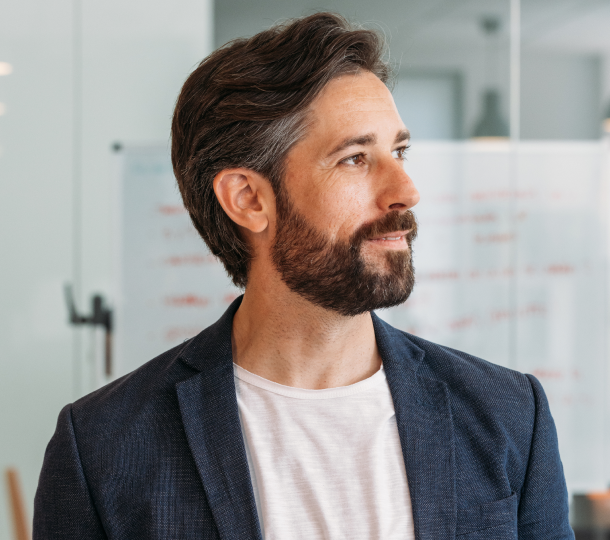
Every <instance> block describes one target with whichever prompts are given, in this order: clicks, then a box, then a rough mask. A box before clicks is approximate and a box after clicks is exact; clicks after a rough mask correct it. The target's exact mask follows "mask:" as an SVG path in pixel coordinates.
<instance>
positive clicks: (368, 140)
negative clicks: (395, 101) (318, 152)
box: [326, 129, 411, 157]
mask: <svg viewBox="0 0 610 540" xmlns="http://www.w3.org/2000/svg"><path fill="white" fill-rule="evenodd" d="M410 138H411V133H410V132H409V130H408V129H401V130H400V131H399V132H398V133H397V134H396V138H395V139H394V144H398V143H400V142H403V141H408V140H409V139H410ZM376 142H377V135H375V134H374V133H367V134H365V135H357V136H356V137H349V138H348V139H344V140H343V141H341V142H340V143H339V144H338V145H337V146H335V148H333V150H332V151H331V152H330V153H329V154H328V156H326V157H331V156H334V155H335V154H338V153H339V152H341V151H343V150H345V149H346V148H349V147H350V146H369V145H371V144H375V143H376Z"/></svg>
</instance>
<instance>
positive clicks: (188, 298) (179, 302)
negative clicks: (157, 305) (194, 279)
mask: <svg viewBox="0 0 610 540" xmlns="http://www.w3.org/2000/svg"><path fill="white" fill-rule="evenodd" d="M209 303H210V300H209V298H206V297H205V296H197V295H196V294H185V295H182V296H168V297H166V298H165V304H166V305H168V306H173V307H205V306H207V305H208V304H209Z"/></svg>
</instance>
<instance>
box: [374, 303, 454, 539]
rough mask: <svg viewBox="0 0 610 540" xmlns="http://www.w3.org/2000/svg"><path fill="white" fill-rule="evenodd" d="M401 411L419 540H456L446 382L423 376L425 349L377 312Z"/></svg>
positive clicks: (376, 321)
mask: <svg viewBox="0 0 610 540" xmlns="http://www.w3.org/2000/svg"><path fill="white" fill-rule="evenodd" d="M373 324H374V326H375V336H376V339H377V346H378V348H379V351H380V354H381V357H382V360H383V367H384V369H385V371H386V375H387V379H388V384H389V386H390V392H391V393H392V398H393V401H394V408H395V411H396V422H397V425H398V433H399V437H400V443H401V446H402V453H403V457H404V460H405V468H406V471H407V481H408V483H409V492H410V495H411V505H412V509H413V521H414V525H415V538H416V539H417V540H438V539H439V538H443V539H452V538H454V537H455V527H456V519H457V504H456V495H455V449H454V435H453V420H452V418H451V408H450V404H449V397H448V391H447V387H446V384H445V383H443V382H441V381H437V380H435V379H430V378H426V377H422V376H419V375H418V374H417V368H418V367H419V365H420V364H421V361H422V360H423V357H424V354H425V353H424V351H423V350H422V349H420V348H419V347H417V346H415V345H414V344H413V343H412V342H411V341H409V340H408V339H407V337H406V336H405V334H403V333H402V332H399V331H398V330H396V329H394V328H392V327H391V326H389V325H387V324H386V323H384V322H382V321H381V320H380V319H379V318H378V317H377V316H375V315H374V314H373Z"/></svg>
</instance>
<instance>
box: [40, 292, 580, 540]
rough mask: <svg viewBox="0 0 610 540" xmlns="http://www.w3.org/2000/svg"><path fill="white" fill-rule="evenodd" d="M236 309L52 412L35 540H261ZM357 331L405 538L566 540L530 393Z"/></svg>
mask: <svg viewBox="0 0 610 540" xmlns="http://www.w3.org/2000/svg"><path fill="white" fill-rule="evenodd" d="M240 302H241V298H239V299H237V300H236V301H235V302H234V303H233V304H232V305H231V306H230V307H229V309H228V310H227V312H226V313H225V314H224V315H223V317H222V318H221V319H220V320H219V321H218V322H216V323H215V324H214V325H212V326H210V327H209V328H207V329H206V330H204V331H203V332H201V333H200V334H199V335H198V336H196V337H195V338H193V339H191V340H189V341H188V342H186V343H184V344H183V345H181V346H179V347H176V348H174V349H172V350H170V351H167V352H166V353H164V354H162V355H161V356H159V357H157V358H155V359H154V360H152V361H150V362H148V363H147V364H145V365H144V366H142V367H141V368H139V369H137V370H136V371H134V372H133V373H131V374H129V375H127V376H125V377H123V378H122V379H119V380H117V381H115V382H113V383H111V384H109V385H107V386H105V387H104V388H102V389H100V390H98V391H97V392H93V393H92V394H89V395H88V396H86V397H84V398H82V399H80V400H78V401H76V402H75V403H73V404H72V405H68V406H66V407H65V408H64V409H63V410H62V411H61V413H60V415H59V421H58V423H57V429H56V431H55V434H54V435H53V438H52V439H51V442H50V443H49V446H48V448H47V451H46V454H45V459H44V464H43V468H42V472H41V475H40V481H39V485H38V491H37V493H36V500H35V510H34V539H35V540H43V539H44V540H51V539H58V540H59V539H61V540H72V539H73V540H88V539H100V540H101V539H112V540H156V539H164V540H169V539H176V540H187V539H193V540H194V539H197V540H212V539H214V540H216V539H223V540H238V539H239V540H262V536H261V532H260V527H259V523H258V517H257V512H256V506H255V501H254V495H253V491H252V484H251V482H250V474H249V470H248V464H247V461H246V452H245V447H244V441H243V439H242V435H241V428H240V423H239V416H238V409H237V400H236V396H235V386H234V379H233V365H232V357H231V326H232V321H233V315H234V314H235V311H236V310H237V308H238V307H239V304H240ZM373 321H374V326H375V334H376V338H377V344H378V347H379V350H380V353H381V357H382V359H383V364H384V368H385V370H386V374H387V379H388V383H389V385H390V391H391V393H392V397H393V400H394V406H395V409H396V418H397V425H398V430H399V436H400V441H401V445H402V451H403V456H404V460H405V466H406V471H407V479H408V482H409V490H410V493H411V498H412V507H413V519H414V524H415V536H416V538H417V539H418V540H445V539H453V538H457V539H460V540H483V539H489V540H509V539H511V540H512V539H517V538H518V539H519V540H547V539H548V540H550V539H553V540H563V539H570V538H573V537H574V536H573V533H572V530H571V529H570V526H569V523H568V500H567V492H566V486H565V481H564V475H563V469H562V465H561V461H560V459H559V453H558V450H557V436H556V432H555V426H554V424H553V419H552V418H551V414H550V412H549V407H548V403H547V400H546V397H545V395H544V392H543V390H542V387H541V386H540V384H539V382H538V381H537V380H536V379H535V378H534V377H532V376H530V375H522V374H520V373H517V372H515V371H511V370H508V369H505V368H502V367H499V366H496V365H493V364H490V363H488V362H485V361H483V360H480V359H478V358H474V357H472V356H469V355H467V354H465V353H462V352H459V351H455V350H452V349H448V348H446V347H441V346H439V345H435V344H433V343H430V342H427V341H425V340H422V339H419V338H417V337H414V336H411V335H409V334H406V333H404V332H401V331H399V330H396V329H395V328H392V327H391V326H389V325H387V324H386V323H384V322H382V321H381V320H380V319H379V318H377V317H376V316H374V315H373Z"/></svg>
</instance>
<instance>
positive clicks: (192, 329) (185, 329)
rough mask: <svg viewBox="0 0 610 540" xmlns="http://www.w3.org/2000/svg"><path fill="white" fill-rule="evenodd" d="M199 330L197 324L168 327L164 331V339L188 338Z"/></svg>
mask: <svg viewBox="0 0 610 540" xmlns="http://www.w3.org/2000/svg"><path fill="white" fill-rule="evenodd" d="M199 332H201V328H199V327H198V326H177V327H173V328H168V329H167V330H165V332H164V335H163V337H164V339H165V341H178V340H179V339H189V338H192V337H193V336H196V335H197V334H198V333H199Z"/></svg>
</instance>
